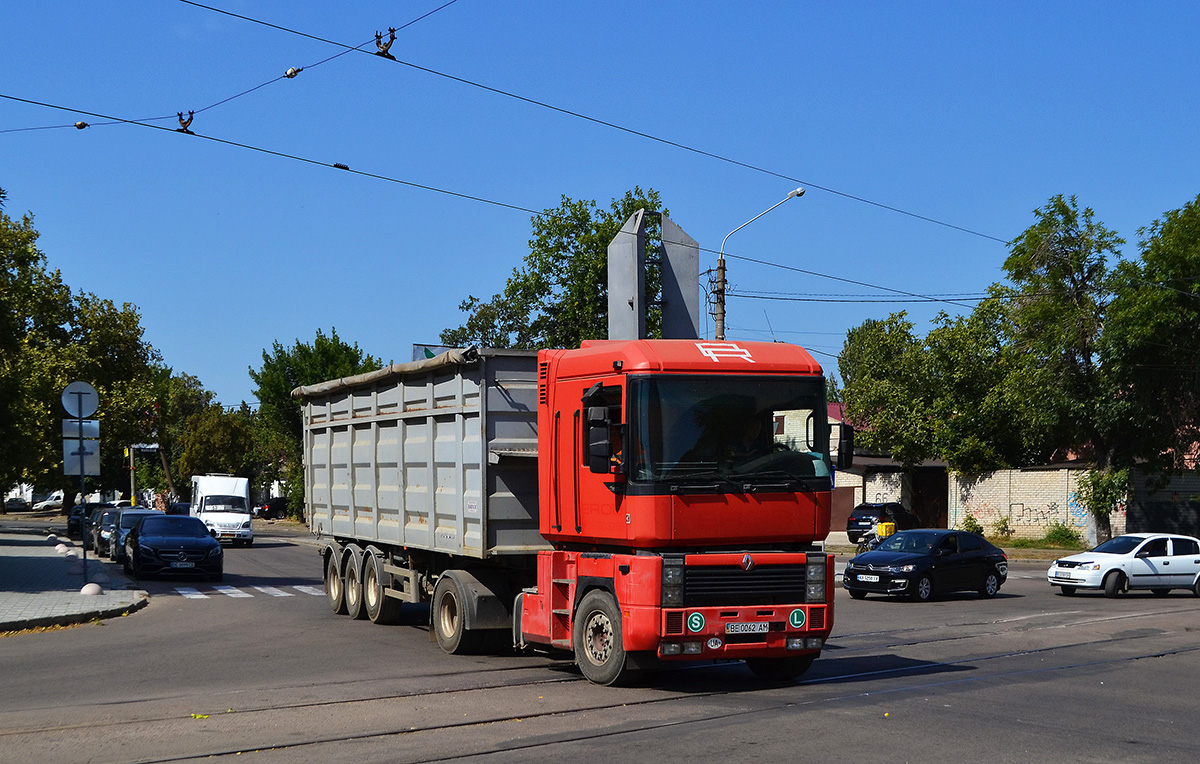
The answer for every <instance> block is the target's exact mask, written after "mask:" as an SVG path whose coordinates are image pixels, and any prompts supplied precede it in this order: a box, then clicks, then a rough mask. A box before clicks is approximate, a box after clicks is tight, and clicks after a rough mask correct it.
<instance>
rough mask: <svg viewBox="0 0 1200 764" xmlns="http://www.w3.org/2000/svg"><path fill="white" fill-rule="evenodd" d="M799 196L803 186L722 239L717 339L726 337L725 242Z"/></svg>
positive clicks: (715, 310) (716, 293)
mask: <svg viewBox="0 0 1200 764" xmlns="http://www.w3.org/2000/svg"><path fill="white" fill-rule="evenodd" d="M799 196H804V189H803V188H797V189H795V190H794V191H789V192H788V195H787V196H785V197H783V199H781V200H780V201H778V202H776V203H775V204H773V205H771V206H770V207H768V208H766V209H765V210H763V211H762V212H760V213H758V214H757V215H755V216H754V217H752V218H750V219H749V220H747V221H746V222H745V223H742V224H741V225H740V226H738V227H737V228H735V229H733V230H732V231H730V232H729V233H727V234H726V235H725V238H724V239H722V240H721V253H720V254H719V255H717V285H716V288H715V289H713V324H714V325H715V327H716V339H718V340H723V339H725V242H727V241H729V237H730V236H733V235H734V234H735V233H737V232H738V231H740V230H742V229H743V228H745V227H746V226H748V225H750V224H751V223H753V222H754V221H755V220H758V219H759V218H761V217H762V216H763V215H766V214H767V213H768V212H770V211H771V210H773V209H775V208H776V207H778V206H779V205H781V204H783V203H784V202H786V201H787V200H788V199H795V198H796V197H799Z"/></svg>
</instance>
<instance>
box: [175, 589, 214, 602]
mask: <svg viewBox="0 0 1200 764" xmlns="http://www.w3.org/2000/svg"><path fill="white" fill-rule="evenodd" d="M175 591H177V592H179V593H180V594H181V595H183V596H184V597H187V598H188V599H189V600H206V599H208V595H207V594H201V593H200V590H199V589H197V588H196V587H194V586H176V587H175Z"/></svg>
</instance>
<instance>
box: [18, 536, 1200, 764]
mask: <svg viewBox="0 0 1200 764" xmlns="http://www.w3.org/2000/svg"><path fill="white" fill-rule="evenodd" d="M260 533H261V534H262V535H260V538H259V540H258V541H257V542H256V544H255V546H254V547H252V548H251V549H230V550H228V555H227V559H226V576H225V581H224V582H223V583H222V585H221V586H224V587H228V588H224V589H221V588H217V587H216V586H214V585H213V584H209V583H207V582H183V581H170V580H155V581H149V582H144V583H139V585H141V586H144V588H146V589H147V590H148V591H150V593H151V601H150V604H149V606H148V607H146V608H145V609H143V610H142V611H140V612H138V613H136V614H134V615H131V616H128V617H126V618H119V619H114V620H111V621H105V622H101V623H96V624H89V625H85V626H81V627H77V628H72V629H65V630H61V631H53V632H47V633H37V634H22V635H17V636H13V637H8V638H5V639H0V746H2V748H0V750H2V751H3V753H0V759H2V760H6V761H38V762H71V763H72V764H75V763H77V762H90V761H95V762H168V761H170V762H176V761H193V760H198V759H202V758H210V759H215V760H217V761H221V760H232V759H233V758H234V757H239V759H238V760H239V761H245V760H247V757H249V760H251V761H261V762H289V763H290V762H301V763H303V762H322V763H325V762H329V761H339V762H340V761H353V762H355V763H356V764H359V763H367V762H424V761H447V760H464V761H487V762H527V761H546V762H549V761H555V762H560V761H572V760H582V759H585V758H586V759H587V760H589V761H600V762H606V763H608V762H651V761H654V762H657V761H680V762H683V761H686V762H692V763H705V764H707V763H708V762H723V763H724V762H730V761H738V762H741V761H772V762H796V761H820V762H824V761H827V760H830V759H833V758H835V757H836V758H838V759H846V760H855V761H863V762H877V761H878V762H889V763H891V762H905V761H913V762H918V761H919V762H960V761H964V760H967V761H988V762H992V761H1000V762H1007V761H1013V762H1016V761H1020V762H1031V761H1042V760H1058V761H1067V762H1077V761H1113V762H1118V761H1119V762H1134V761H1146V762H1162V761H1195V760H1197V759H1200V730H1198V729H1197V727H1196V719H1197V718H1198V717H1200V697H1198V695H1197V693H1196V692H1195V685H1196V680H1197V677H1200V645H1198V644H1197V641H1196V634H1197V632H1198V631H1200V599H1197V598H1194V597H1192V596H1191V595H1190V594H1187V593H1184V592H1174V593H1172V594H1171V595H1170V596H1168V597H1165V598H1160V597H1154V596H1152V595H1150V594H1149V593H1146V594H1140V593H1139V594H1131V595H1128V596H1126V597H1124V598H1121V599H1117V600H1107V599H1104V598H1103V597H1100V596H1092V595H1084V596H1076V597H1071V598H1068V597H1063V596H1059V595H1056V594H1054V593H1053V592H1052V591H1051V589H1050V587H1049V586H1048V585H1047V584H1046V583H1045V580H1044V577H1043V575H1044V570H1045V565H1044V564H1043V563H1014V564H1013V565H1012V566H1011V571H1010V579H1009V582H1008V584H1007V585H1006V586H1005V587H1004V588H1003V589H1002V590H1001V594H1000V596H998V597H997V598H996V599H994V600H990V601H985V600H980V599H978V598H977V597H976V596H975V595H969V594H965V595H951V596H948V597H944V598H942V599H940V600H938V601H935V602H931V603H927V604H915V603H908V602H900V601H895V600H889V599H885V598H877V597H868V598H867V599H865V600H862V601H853V600H851V599H850V598H849V597H847V596H844V593H841V592H840V590H839V593H840V594H841V595H842V596H839V598H838V600H837V612H836V618H835V629H834V637H833V639H832V640H831V642H830V644H829V647H828V649H827V650H826V653H825V655H824V656H823V657H822V658H821V659H820V660H819V661H818V662H817V663H816V664H815V665H814V666H813V668H812V669H811V670H810V672H809V673H808V674H807V675H806V676H805V677H804V680H803V681H801V682H799V683H797V684H783V685H779V684H775V685H772V684H767V683H764V682H762V681H760V680H758V679H756V678H755V677H754V676H753V675H752V674H751V673H750V672H749V671H748V670H746V669H745V667H744V666H742V665H740V664H723V665H704V666H693V667H688V668H683V669H676V670H670V671H664V672H660V673H657V674H654V675H651V676H649V677H647V678H646V680H645V681H644V682H643V683H642V684H641V685H639V686H637V687H632V688H619V689H618V688H600V687H595V686H592V685H590V684H588V683H587V682H586V681H585V680H583V679H581V678H580V676H579V675H578V673H577V672H576V671H575V670H574V668H573V667H572V666H571V664H570V662H569V661H567V660H555V659H551V658H547V657H543V656H536V655H534V656H520V655H500V656H477V657H472V656H448V655H445V654H443V653H442V652H441V651H440V650H439V649H438V647H437V645H436V644H433V643H431V642H430V641H429V636H428V633H427V631H426V629H425V626H424V622H425V618H426V617H427V616H426V613H425V612H423V611H422V610H421V609H420V608H413V609H412V611H411V612H410V613H409V615H410V616H411V618H410V619H409V620H410V623H409V624H407V625H400V626H376V625H374V624H372V623H370V622H369V621H350V620H348V619H347V618H345V617H344V616H335V615H333V613H331V612H330V610H329V608H328V606H327V605H326V603H325V599H324V597H323V596H322V595H321V578H320V566H319V563H318V558H317V555H316V553H315V550H314V549H313V547H311V546H301V545H294V544H292V543H290V542H289V541H287V540H285V539H283V538H273V537H272V535H271V532H270V530H269V529H268V530H267V531H266V532H260ZM177 587H185V588H184V589H179V588H177ZM186 587H191V588H192V589H194V591H189V590H187V588H186Z"/></svg>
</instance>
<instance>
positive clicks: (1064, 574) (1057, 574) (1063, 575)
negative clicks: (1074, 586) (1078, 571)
mask: <svg viewBox="0 0 1200 764" xmlns="http://www.w3.org/2000/svg"><path fill="white" fill-rule="evenodd" d="M1054 577H1055V578H1070V577H1071V574H1070V573H1068V572H1067V571H1065V570H1056V571H1054Z"/></svg>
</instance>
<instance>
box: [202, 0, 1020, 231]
mask: <svg viewBox="0 0 1200 764" xmlns="http://www.w3.org/2000/svg"><path fill="white" fill-rule="evenodd" d="M179 2H181V3H186V4H187V5H192V6H195V7H197V8H203V9H205V10H209V11H212V12H214V13H220V14H223V15H226V16H231V17H233V18H237V19H241V20H243V21H249V22H251V23H253V24H261V25H263V26H266V27H269V28H271V29H275V30H278V31H281V32H287V33H288V34H294V35H298V36H300V37H304V38H307V39H309V40H315V41H317V42H322V43H325V44H327V45H336V46H338V47H342V48H346V49H347V50H346V51H344V52H346V53H349V52H351V51H354V50H357V51H359V52H360V53H366V54H368V55H372V56H373V55H375V54H374V53H372V52H371V51H364V50H361V48H362V46H361V45H360V46H358V47H357V48H356V47H352V46H350V45H347V44H346V43H342V42H337V41H335V40H329V39H326V38H324V37H317V36H316V35H311V34H308V33H307V32H301V31H299V30H296V29H291V28H288V27H284V26H280V25H278V24H272V23H270V22H267V21H261V20H259V19H255V18H252V17H250V16H243V15H241V14H237V13H232V12H230V11H226V10H222V9H220V8H214V7H213V6H211V5H205V4H203V3H198V2H195V0H179ZM448 4H449V3H447V5H448ZM443 7H445V6H443ZM438 10H440V9H438ZM426 15H428V14H426ZM422 18H424V17H422ZM376 57H377V58H380V57H379V56H376ZM385 60H388V61H393V62H395V63H397V64H401V65H403V66H407V67H409V68H411V69H415V70H417V71H419V72H424V73H425V74H431V75H433V76H435V77H442V78H444V79H448V80H451V81H453V82H457V83H459V84H461V85H467V86H470V87H473V88H478V89H480V90H485V91H487V92H489V93H494V94H495V95H500V96H504V97H505V98H512V99H514V100H517V101H521V102H523V103H527V104H530V105H531V106H538V107H540V108H543V109H548V110H550V111H554V112H558V113H559V114H563V115H566V116H569V117H574V118H576V119H582V120H585V121H587V122H591V123H593V124H596V125H601V126H603V127H607V128H610V129H613V130H619V131H621V132H623V133H627V134H629V135H634V136H637V137H639V138H645V139H646V140H650V141H654V142H656V143H661V144H663V145H665V146H671V147H673V148H677V149H680V150H682V151H688V152H691V153H693V154H698V155H700V156H704V157H708V158H710V159H716V160H718V161H721V162H725V163H727V164H732V165H735V166H737V167H742V168H744V169H747V170H753V171H755V172H760V173H763V174H765V175H770V176H773V177H776V178H780V179H783V180H787V181H790V182H792V183H799V184H802V185H805V186H808V187H810V188H816V189H819V190H821V191H825V192H826V193H830V194H834V195H835V196H840V197H842V198H844V199H850V200H852V201H856V202H860V203H862V204H868V205H871V206H872V207H877V208H879V209H883V210H888V211H890V212H895V213H897V214H900V215H905V216H908V217H911V218H915V219H917V220H923V221H925V222H927V223H933V224H934V225H939V226H943V227H945V228H951V229H953V230H956V231H961V232H962V233H967V234H971V235H972V236H978V237H980V238H984V239H989V240H991V241H995V242H998V243H1000V244H1007V243H1008V240H1006V239H1001V238H999V237H997V236H992V235H990V234H986V233H982V232H980V231H975V230H972V229H970V228H966V227H964V226H959V225H955V224H953V223H947V222H946V221H943V220H938V219H937V218H932V217H929V216H927V215H921V214H919V213H916V212H911V211H909V210H905V209H902V208H900V207H895V206H893V205H889V204H884V203H882V202H876V201H873V200H871V199H867V198H866V197H863V196H857V195H855V194H850V193H847V192H845V191H838V190H837V189H834V188H831V187H829V186H824V185H821V184H818V183H813V182H812V181H808V180H803V179H801V178H796V177H792V176H790V175H786V174H784V173H780V172H776V171H774V170H769V169H767V168H765V167H759V166H757V165H753V164H749V163H747V162H742V161H739V160H737V159H732V158H730V157H727V156H724V155H722V154H717V153H715V152H711V151H705V150H704V149H699V148H696V147H694V146H689V145H687V144H685V143H679V142H678V141H673V140H670V139H668V138H662V137H660V136H657V135H653V134H651V133H647V132H643V131H641V130H636V129H634V128H631V127H625V126H624V125H619V124H617V123H616V122H610V121H608V120H604V119H600V118H599V117H592V116H590V115H587V114H583V113H582V112H577V111H572V110H570V109H565V108H563V107H561V106H555V105H553V104H551V103H547V102H545V101H539V100H537V99H535V98H530V97H528V96H523V95H520V94H518V93H513V92H511V91H508V90H501V89H500V88H495V87H492V86H490V85H484V84H483V83H481V82H476V81H474V80H469V79H466V78H464V77H458V76H455V75H453V74H447V73H446V72H440V71H438V70H436V69H430V68H428V67H424V66H420V65H419V64H414V63H412V62H410V61H404V60H401V59H398V58H395V57H393V56H387V57H386V59H385Z"/></svg>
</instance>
